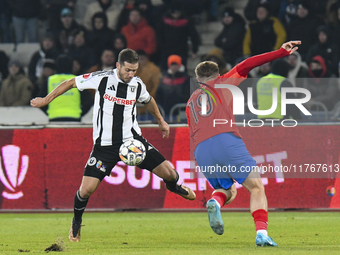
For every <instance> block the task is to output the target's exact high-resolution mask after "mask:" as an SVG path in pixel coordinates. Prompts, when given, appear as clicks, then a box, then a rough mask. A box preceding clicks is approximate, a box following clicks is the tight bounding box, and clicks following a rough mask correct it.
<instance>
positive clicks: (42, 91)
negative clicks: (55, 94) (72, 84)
mask: <svg viewBox="0 0 340 255" xmlns="http://www.w3.org/2000/svg"><path fill="white" fill-rule="evenodd" d="M56 72H57V70H56V65H55V60H54V59H45V61H44V65H43V68H42V73H41V74H40V76H39V77H38V79H37V81H36V83H35V89H34V92H33V95H32V98H35V97H37V96H41V95H46V93H47V80H48V77H50V76H52V75H54V74H56Z"/></svg>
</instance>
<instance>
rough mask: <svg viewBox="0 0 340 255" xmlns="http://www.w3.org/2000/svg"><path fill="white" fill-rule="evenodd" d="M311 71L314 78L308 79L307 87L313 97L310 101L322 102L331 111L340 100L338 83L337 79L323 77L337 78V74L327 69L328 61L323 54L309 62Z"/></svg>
mask: <svg viewBox="0 0 340 255" xmlns="http://www.w3.org/2000/svg"><path fill="white" fill-rule="evenodd" d="M309 72H310V76H311V77H312V79H309V80H308V82H307V84H306V85H307V87H306V89H308V90H309V92H310V93H311V96H312V98H311V100H310V101H309V102H308V103H312V102H315V101H317V102H321V103H323V104H324V105H325V106H326V107H327V109H328V110H329V111H331V110H332V109H333V107H334V105H335V104H336V103H337V101H338V100H339V89H338V84H337V81H336V79H322V78H331V77H333V78H335V76H334V75H332V74H331V73H330V72H329V71H328V70H327V66H326V62H325V60H324V59H323V57H321V56H315V57H313V59H312V60H311V61H310V63H309ZM308 103H307V104H306V105H307V106H308Z"/></svg>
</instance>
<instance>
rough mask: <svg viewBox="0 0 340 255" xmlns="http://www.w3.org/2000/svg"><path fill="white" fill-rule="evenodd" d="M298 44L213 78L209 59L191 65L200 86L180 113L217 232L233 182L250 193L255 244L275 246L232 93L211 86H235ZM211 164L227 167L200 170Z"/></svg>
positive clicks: (214, 70)
mask: <svg viewBox="0 0 340 255" xmlns="http://www.w3.org/2000/svg"><path fill="white" fill-rule="evenodd" d="M299 44H301V42H300V41H290V42H287V43H284V44H283V45H282V47H281V48H280V49H279V50H276V51H272V52H269V53H264V54H261V55H257V56H253V57H251V58H248V59H246V60H244V61H243V62H241V63H239V64H238V65H236V66H235V67H234V68H233V69H231V70H230V71H229V72H228V73H226V74H224V75H222V76H219V72H218V66H217V64H216V63H214V62H210V61H205V62H202V63H200V64H198V65H197V67H196V70H195V73H196V78H197V81H198V82H199V84H200V88H199V89H197V90H195V91H194V92H193V94H192V95H191V97H190V99H189V101H188V103H187V109H186V113H187V119H188V124H189V128H190V139H191V141H190V142H191V144H192V145H193V148H192V149H193V150H194V156H195V159H196V162H197V166H198V167H199V169H205V170H204V171H202V172H203V174H204V175H205V177H206V178H207V180H208V182H209V183H210V184H211V186H212V187H213V188H214V189H215V190H214V192H213V194H212V197H211V199H210V200H209V201H208V202H207V209H208V216H209V224H210V227H211V228H212V230H213V231H214V232H215V233H216V234H218V235H222V234H223V232H224V225H223V220H222V217H221V212H220V208H221V207H222V206H224V205H225V204H229V203H231V202H232V201H233V200H234V198H235V196H236V188H235V184H234V180H236V181H237V182H238V183H240V184H242V185H243V186H244V187H245V188H246V189H247V190H248V191H249V192H250V211H251V213H252V216H253V218H254V222H255V226H256V231H257V234H256V239H255V243H256V245H257V246H277V244H276V243H275V242H274V241H273V240H272V239H271V238H270V237H269V236H268V233H267V224H268V205H267V198H266V194H265V191H264V186H263V184H262V181H261V178H260V174H259V172H258V168H257V167H256V162H255V160H254V159H253V158H252V157H251V156H250V154H249V152H248V151H247V148H246V146H245V144H244V143H243V141H242V137H241V134H240V132H239V130H238V128H237V126H236V124H235V118H234V115H233V98H232V94H231V92H230V91H229V90H228V89H220V88H218V89H215V88H214V85H215V84H231V85H235V86H238V85H239V84H240V83H241V82H242V81H243V80H244V79H246V77H247V75H248V73H249V71H250V70H251V69H253V68H254V67H256V66H260V65H262V64H264V63H266V62H270V61H273V60H275V59H278V58H281V57H285V56H288V55H289V54H292V53H293V52H294V51H296V50H297V47H296V46H297V45H299ZM204 94H205V96H206V97H207V99H209V100H206V101H207V104H206V105H203V102H204V101H203V95H204ZM214 99H215V100H216V101H217V104H216V105H215V104H214V102H212V101H213V100H214ZM203 107H205V109H204V110H205V113H204V114H203V111H202V109H203ZM217 119H219V120H228V125H216V126H214V125H213V121H214V120H217ZM230 123H233V124H232V125H231V124H230ZM211 166H219V167H220V169H222V167H228V168H224V169H225V172H223V171H215V172H213V171H206V169H209V167H211ZM227 169H228V171H227ZM251 169H255V170H254V171H251ZM230 170H231V171H230Z"/></svg>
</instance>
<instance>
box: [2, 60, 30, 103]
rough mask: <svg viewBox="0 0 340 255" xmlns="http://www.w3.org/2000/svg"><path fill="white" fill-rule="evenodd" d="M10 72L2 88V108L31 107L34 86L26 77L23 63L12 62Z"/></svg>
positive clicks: (9, 65) (9, 67)
mask: <svg viewBox="0 0 340 255" xmlns="http://www.w3.org/2000/svg"><path fill="white" fill-rule="evenodd" d="M8 71H9V75H8V77H7V78H6V79H5V80H4V81H3V82H2V86H1V91H0V106H22V105H29V102H30V100H31V99H32V92H33V84H32V82H31V81H30V80H29V79H28V78H27V77H26V75H25V72H24V70H23V68H22V65H21V63H20V62H19V61H17V60H12V61H10V62H9V64H8Z"/></svg>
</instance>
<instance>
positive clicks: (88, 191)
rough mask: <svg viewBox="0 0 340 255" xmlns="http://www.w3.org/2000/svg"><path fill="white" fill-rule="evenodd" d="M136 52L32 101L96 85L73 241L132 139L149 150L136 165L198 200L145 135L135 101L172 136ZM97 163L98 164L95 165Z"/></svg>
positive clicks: (36, 104)
mask: <svg viewBox="0 0 340 255" xmlns="http://www.w3.org/2000/svg"><path fill="white" fill-rule="evenodd" d="M138 59H139V57H138V54H137V53H136V52H135V51H133V50H131V49H124V50H122V51H121V52H120V54H119V56H118V62H117V64H116V67H117V68H116V69H114V70H110V71H100V72H95V73H89V74H84V75H80V76H77V77H74V78H72V79H69V80H67V81H65V82H62V83H60V84H59V85H58V86H57V87H56V88H55V89H54V90H53V91H52V92H51V93H49V94H48V95H47V96H46V97H44V98H34V99H32V100H31V105H32V106H34V107H43V106H45V105H47V104H49V103H50V102H51V101H52V100H54V99H55V98H57V97H58V96H60V95H62V94H63V93H64V92H66V91H68V90H69V89H71V88H78V89H79V90H81V91H82V90H84V89H95V90H96V93H95V100H94V108H93V141H94V146H93V150H92V153H91V155H90V158H89V160H88V161H87V164H86V166H85V171H84V176H83V180H82V183H81V185H80V188H79V190H78V191H77V192H76V195H75V198H74V218H73V220H72V225H71V230H70V233H69V240H70V241H71V242H78V241H79V240H80V227H81V222H82V215H83V212H84V210H85V207H86V205H87V202H88V199H89V197H90V196H91V195H92V193H93V192H94V191H95V190H96V189H97V187H98V185H99V183H100V182H101V181H102V180H103V178H104V177H105V176H108V175H110V173H111V169H112V168H113V167H114V166H115V165H116V164H117V162H118V161H120V158H119V147H120V145H121V144H122V143H123V142H125V141H127V140H129V139H132V138H134V139H137V140H139V141H141V142H142V143H143V144H144V146H145V148H146V157H145V159H144V161H143V162H142V163H141V164H140V165H138V167H140V168H142V169H147V170H149V171H151V172H152V173H154V174H156V175H157V176H159V177H160V178H162V179H163V180H164V182H165V184H166V187H167V189H168V190H170V191H172V192H174V193H176V194H178V195H180V196H182V197H184V198H186V199H189V200H194V199H195V198H196V195H195V193H194V192H193V191H192V190H191V189H190V188H188V187H185V186H182V185H178V184H177V181H178V178H179V176H178V173H177V171H176V170H175V169H173V168H172V167H171V166H170V164H169V163H168V162H167V161H166V160H165V158H164V157H163V156H162V155H161V154H160V153H159V151H158V150H157V149H155V148H154V147H153V146H152V145H151V144H149V143H148V142H147V141H146V140H145V138H144V137H143V136H142V133H141V129H140V128H139V126H138V123H137V119H136V103H137V101H138V102H141V103H142V104H145V106H146V108H147V110H148V111H149V112H150V113H151V114H152V115H153V116H154V118H155V119H156V120H157V122H158V126H159V129H160V131H161V133H162V135H163V137H166V138H168V137H169V132H170V129H169V125H168V124H167V123H166V122H165V121H164V119H163V117H162V115H161V114H160V112H159V109H158V107H157V104H156V101H155V100H154V99H153V98H152V97H151V96H150V94H149V93H148V91H147V90H146V87H145V84H144V83H143V81H142V80H141V79H140V78H139V77H134V74H135V73H136V71H137V68H138ZM96 163H99V164H96Z"/></svg>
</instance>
